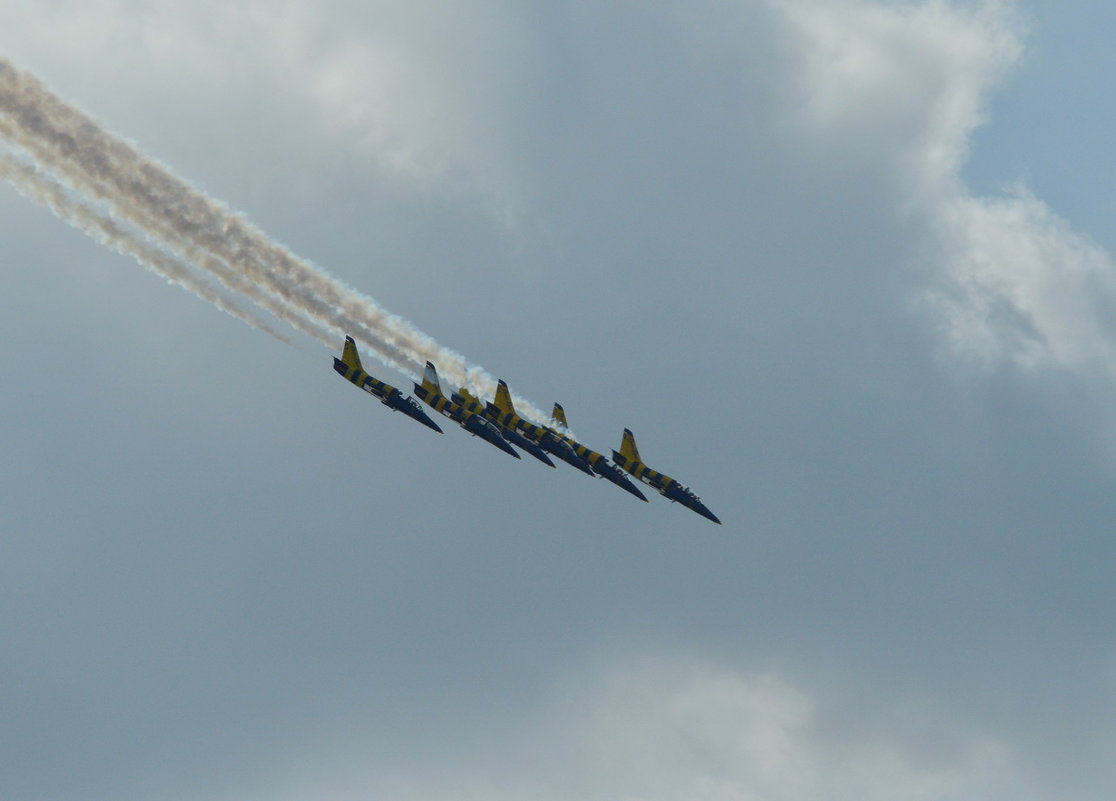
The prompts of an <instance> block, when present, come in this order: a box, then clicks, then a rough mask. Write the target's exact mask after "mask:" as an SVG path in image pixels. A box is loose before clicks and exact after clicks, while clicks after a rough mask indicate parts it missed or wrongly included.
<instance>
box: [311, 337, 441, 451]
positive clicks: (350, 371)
mask: <svg viewBox="0 0 1116 801" xmlns="http://www.w3.org/2000/svg"><path fill="white" fill-rule="evenodd" d="M333 369H334V370H336V371H337V372H338V373H340V374H341V375H342V376H343V377H344V378H346V379H348V380H349V381H351V382H352V383H354V384H356V385H357V386H358V387H360V388H361V389H363V390H364V391H365V392H367V393H368V394H369V395H375V396H376V397H377V398H379V399H380V403H382V404H384V406H388V407H390V408H391V409H392V410H394V411H397V412H403V414H405V415H407V416H408V417H411V418H414V419H415V420H418V421H419V422H420V423H422V424H423V425H424V426H429V427H430V428H433V429H434V430H435V431H437V432H438V433H439V434H441V433H442V429H440V428H438V424H437V423H435V422H434V421H433V420H431V419H430V418H429V417H427V416H426V412H424V411H423V410H422V407H421V406H419V405H418V402H417V401H416V400H415V399H414V398H411V397H404V396H403V393H402V392H400V391H399V390H398V389H396V388H395V387H393V386H391V385H390V384H385V383H384V382H383V381H380V380H379V379H376V378H373V377H372V376H370V375H368V373H366V372H364V368H363V367H362V366H361V364H360V356H359V355H358V354H357V348H356V343H355V342H354V341H353V338H352V337H345V350H344V351H343V352H342V354H341V358H340V359H337V358H335V359H334V360H333Z"/></svg>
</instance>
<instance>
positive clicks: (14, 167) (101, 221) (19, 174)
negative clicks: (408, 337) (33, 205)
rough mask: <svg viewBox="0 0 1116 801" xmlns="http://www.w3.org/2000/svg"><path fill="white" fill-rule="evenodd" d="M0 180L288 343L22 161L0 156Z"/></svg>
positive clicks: (327, 339)
mask: <svg viewBox="0 0 1116 801" xmlns="http://www.w3.org/2000/svg"><path fill="white" fill-rule="evenodd" d="M0 179H4V180H6V181H8V182H9V183H11V184H12V185H13V186H14V187H15V188H16V189H17V190H18V191H19V192H20V194H22V195H23V196H24V197H26V198H28V199H30V200H34V201H35V202H37V203H40V204H42V205H44V206H47V207H48V208H50V209H51V211H53V212H54V213H55V214H56V215H57V216H58V217H59V218H60V219H62V220H64V221H65V222H67V223H69V224H70V225H72V226H74V227H75V228H78V229H80V230H81V231H83V232H85V233H86V234H88V235H89V236H90V237H92V238H93V239H95V240H96V241H98V242H100V243H101V244H102V245H105V246H106V247H109V248H112V249H113V250H115V251H116V252H117V253H122V254H124V255H126V256H131V257H132V258H134V259H135V260H136V261H138V262H139V263H140V264H142V265H143V266H144V267H147V268H148V269H149V270H151V271H152V272H153V273H155V274H157V275H160V276H162V277H163V278H165V279H166V280H167V281H170V282H171V283H173V284H177V285H179V286H181V287H183V288H185V289H188V290H189V291H191V292H193V293H194V294H195V295H197V296H198V297H199V298H201V299H202V300H206V301H209V302H210V303H212V304H213V305H214V306H216V307H217V308H219V309H221V311H224V312H227V313H228V314H230V315H232V316H233V317H235V318H236V319H238V320H240V321H241V322H243V323H247V324H248V325H250V326H252V327H253V328H256V329H258V330H260V331H263V332H264V333H267V334H270V335H271V336H273V337H275V338H276V339H278V340H280V341H282V342H287V343H290V340H289V339H287V338H286V337H284V336H283V335H282V334H280V333H279V332H277V331H275V329H273V328H272V327H271V326H270V325H268V324H267V323H266V322H265V321H264V320H262V319H260V317H259V315H257V314H255V313H254V312H252V311H251V310H249V309H245V308H243V307H242V306H240V304H238V303H236V302H235V301H233V300H231V299H230V298H227V297H224V296H223V295H221V294H220V293H219V292H217V291H216V290H215V289H214V287H212V286H211V285H210V284H208V283H206V281H204V280H203V279H201V278H200V277H199V276H197V275H195V274H194V273H193V272H192V271H191V270H190V269H189V268H188V267H187V266H186V265H185V264H183V263H181V262H179V261H178V260H176V259H174V258H172V257H171V256H168V255H167V254H166V253H163V252H162V251H160V250H157V249H155V248H152V247H148V246H146V245H144V244H142V243H141V242H139V241H137V240H136V239H135V238H134V237H133V236H131V235H130V234H129V233H128V232H126V231H124V230H123V229H122V228H121V227H120V226H118V225H117V224H116V223H114V222H112V221H111V220H108V219H105V218H104V217H101V216H99V215H98V214H97V212H96V211H94V210H93V209H92V208H90V207H89V206H86V205H85V204H84V203H81V202H79V201H77V200H74V199H73V198H71V197H69V196H68V195H67V194H66V192H65V190H64V189H63V188H62V187H61V186H59V185H58V184H57V183H55V182H53V181H51V180H50V179H49V178H47V177H46V176H44V175H42V174H41V173H39V172H38V171H37V170H36V169H35V168H34V167H32V166H30V165H27V164H22V163H20V162H18V161H16V160H15V159H13V158H12V157H11V156H6V155H0ZM307 333H311V334H312V335H318V331H317V330H315V331H307ZM320 338H322V339H323V340H324V341H325V342H326V343H327V344H328V343H329V342H330V341H331V338H327V335H326V332H322V336H321V337H320Z"/></svg>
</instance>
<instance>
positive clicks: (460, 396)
mask: <svg viewBox="0 0 1116 801" xmlns="http://www.w3.org/2000/svg"><path fill="white" fill-rule="evenodd" d="M450 399H451V400H452V401H453V402H454V403H456V404H457V405H458V406H460V407H462V408H463V409H465V410H466V411H467V412H469V413H470V414H476V415H480V416H481V418H482V419H484V420H485V421H486V422H492V421H490V420H488V418H487V417H486V416H485V413H484V404H483V403H481V402H480V401H479V400H477V399H476V398H475V397H474V396H473V395H472V394H470V392H469V390H467V389H465V387H462V388H461V389H459V390H457V392H455V393H453V395H452V396H450ZM492 424H493V425H496V426H497V428H499V429H500V433H501V434H503V435H504V439H506V440H507V441H508V442H510V443H511V444H512V445H514V446H515V447H517V448H519V449H520V450H524V451H527V453H529V454H531V455H532V456H534V457H535V458H536V459H538V460H539V461H540V462H542V463H543V464H546V465H550V466H551V467H554V462H552V461H550V457H549V456H547V455H546V451H544V450H543V449H542V448H540V447H539V446H538V445H536V444H535V443H534V442H532V441H531V440H529V439H527V438H526V437H525V436H523V435H522V434H520V433H519V432H518V431H516V430H515V429H513V428H505V427H504V426H501V425H498V424H496V423H492Z"/></svg>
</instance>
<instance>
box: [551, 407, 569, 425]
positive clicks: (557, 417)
mask: <svg viewBox="0 0 1116 801" xmlns="http://www.w3.org/2000/svg"><path fill="white" fill-rule="evenodd" d="M550 417H551V419H552V420H553V421H554V422H555V423H557V424H558V425H560V426H562V428H565V429H567V430H568V429H569V427H570V424H569V423H567V422H566V410H565V409H563V408H562V404H560V403H556V404H554V411H553V412H552V413H551V415H550Z"/></svg>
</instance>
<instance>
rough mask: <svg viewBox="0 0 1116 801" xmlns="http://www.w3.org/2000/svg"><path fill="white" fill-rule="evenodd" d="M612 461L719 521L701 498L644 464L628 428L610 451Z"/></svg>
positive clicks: (653, 486) (662, 493) (664, 494)
mask: <svg viewBox="0 0 1116 801" xmlns="http://www.w3.org/2000/svg"><path fill="white" fill-rule="evenodd" d="M612 461H614V462H616V464H618V465H620V466H621V467H622V468H624V469H625V470H626V471H628V473H630V474H631V475H633V476H635V477H636V478H638V479H639V480H640V481H642V482H643V483H644V484H646V485H648V486H649V487H652V488H654V489H656V490H658V492H659V494H660V495H662V496H663V497H664V498H667V499H669V500H671V501H677V502H678V503H680V504H682V505H683V506H685V507H686V508H688V509H692V510H693V511H695V512H697V513H698V514H699V515H701V516H702V517H705V518H708V519H710V520H712V521H713V522H714V523H716V524H717V525H720V524H721V521H720V520H718V519H717V515H715V514H713V513H712V512H710V511H709V509H708V508H706V506H705V504H703V503H702V502H701V498H699V497H698V496H697V495H694V493H693V492H692V491H691V490H690V489H688V488H686V487H683V486H682V485H681V484H679V483H678V482H677V481H675V480H674V479H673V478H671V477H670V476H664V475H663V474H662V473H658V472H656V471H654V470H652V469H651V468H650V467H648V466H647V465H645V464H644V463H643V461H642V460H640V458H639V449H638V448H637V447H636V441H635V437H634V436H632V432H631V431H629V430H628V429H626V428H625V429H624V439H623V441H622V442H621V443H620V452H619V453H617V452H616V451H613V452H612Z"/></svg>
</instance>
